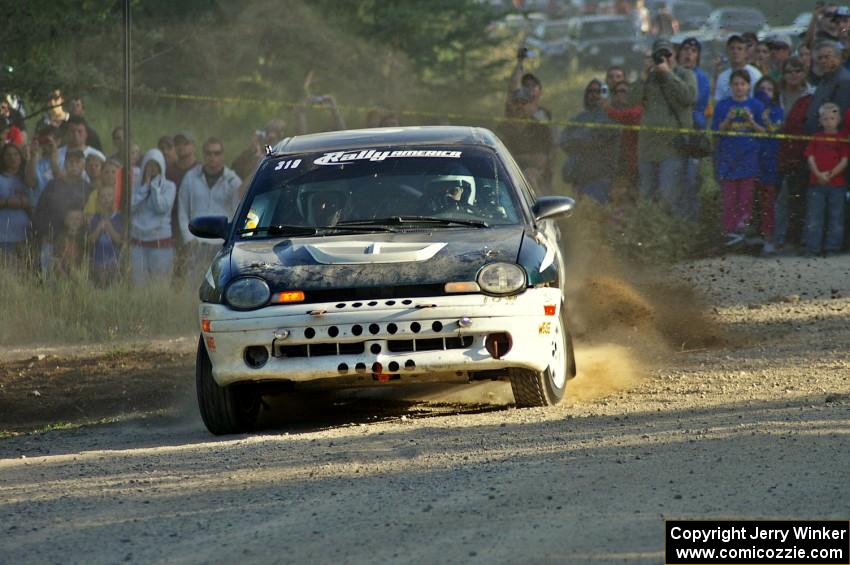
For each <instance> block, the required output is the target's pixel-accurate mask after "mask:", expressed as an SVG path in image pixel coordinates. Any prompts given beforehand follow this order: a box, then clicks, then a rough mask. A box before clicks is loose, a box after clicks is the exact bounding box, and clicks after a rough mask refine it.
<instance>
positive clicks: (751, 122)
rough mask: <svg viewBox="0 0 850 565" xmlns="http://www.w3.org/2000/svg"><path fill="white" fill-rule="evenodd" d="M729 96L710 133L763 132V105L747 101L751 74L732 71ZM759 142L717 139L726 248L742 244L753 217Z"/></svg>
mask: <svg viewBox="0 0 850 565" xmlns="http://www.w3.org/2000/svg"><path fill="white" fill-rule="evenodd" d="M729 84H730V87H731V89H732V96H730V97H728V98H725V99H723V100H721V101H720V102H719V103H718V104H717V107H716V108H715V109H714V118H713V120H712V124H711V129H713V130H714V131H720V132H727V131H728V132H735V133H738V134H740V133H748V132H764V131H765V127H764V111H765V107H764V105H763V104H762V103H761V102H759V101H758V100H756V99H754V98H751V97H750V74H749V73H748V72H747V71H746V70H737V71H734V72H733V73H732V75H731V77H730V80H729ZM758 150H759V140H757V139H754V138H753V137H750V136H741V135H734V136H719V140H718V142H717V152H716V156H715V163H716V165H717V177H718V179H719V180H720V183H721V188H722V191H723V230H724V232H725V233H726V235H727V237H728V239H727V242H726V244H727V245H735V244H737V243H740V242H742V241H743V240H744V230H745V229H746V228H747V226H748V225H749V223H750V219H751V217H752V213H753V191H754V188H755V181H756V178H758V177H759V173H760V170H759V155H758Z"/></svg>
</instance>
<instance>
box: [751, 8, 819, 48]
mask: <svg viewBox="0 0 850 565" xmlns="http://www.w3.org/2000/svg"><path fill="white" fill-rule="evenodd" d="M811 22H812V13H811V12H803V13H802V14H799V15H798V16H797V17H796V18H794V21H793V22H792V23H791V25H788V26H778V27H772V28H770V31H768V32H763V33H760V34H759V39H765V38H766V37H767V36H768V35H773V34H778V35H787V36H788V37H790V38H791V40H792V41H794V45H795V47H796V45H797V44H798V43H799V39H800V37H801V36H803V35H804V34H805V33H806V31H808V29H809V24H810V23H811Z"/></svg>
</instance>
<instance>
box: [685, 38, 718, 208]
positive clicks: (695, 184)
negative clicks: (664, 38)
mask: <svg viewBox="0 0 850 565" xmlns="http://www.w3.org/2000/svg"><path fill="white" fill-rule="evenodd" d="M701 56H702V44H701V43H700V42H699V40H697V38H695V37H688V38H686V39H685V40H684V41H682V44H681V45H680V46H679V53H678V55H677V61H678V63H679V65H680V66H681V67H684V68H686V69H688V70H690V71H692V72H693V73H694V76H695V77H696V79H697V101H696V105H695V106H694V112H693V117H694V128H695V129H701V130H704V129H706V127H707V118H706V111H707V110H708V102H709V100H710V99H711V80H710V79H709V78H708V75H707V74H705V71H703V70H702V69H701V68H700V59H701ZM699 168H700V160H699V159H695V158H688V160H687V164H686V173H685V177H686V179H687V183H686V184H685V194H684V197H683V203H684V205H685V206H686V207H687V210H688V217H689V218H690V219H691V220H697V219H698V216H699V181H700V179H699Z"/></svg>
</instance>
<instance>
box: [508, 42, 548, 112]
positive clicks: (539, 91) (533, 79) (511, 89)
mask: <svg viewBox="0 0 850 565" xmlns="http://www.w3.org/2000/svg"><path fill="white" fill-rule="evenodd" d="M527 57H528V49H527V48H525V47H520V49H519V50H518V51H517V62H516V65H515V66H514V70H513V72H512V73H511V78H510V80H509V81H508V96H507V99H506V100H505V111H506V112H508V111H509V110H508V106H510V105H511V102H512V97H513V94H514V93H515V92H516V91H517V90H518V89H520V88H525V89H527V90H528V92H530V93H531V99H530V101H529V102H528V104H529V105H530V107H529V108H528V111H529V112H530V114H531V118H532V119H534V120H537V121H538V122H551V121H552V113H551V112H550V111H549V110H547V109H546V108H544V107H543V106H541V105H540V97H541V96H542V95H543V83H542V82H540V79H539V78H537V76H536V75H534V74H533V73H527V72H525V69H524V66H523V63H524V62H525V59H526V58H527Z"/></svg>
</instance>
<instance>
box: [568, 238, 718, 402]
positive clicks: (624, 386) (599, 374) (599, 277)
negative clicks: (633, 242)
mask: <svg viewBox="0 0 850 565" xmlns="http://www.w3.org/2000/svg"><path fill="white" fill-rule="evenodd" d="M583 243H584V244H586V245H585V246H584V247H583V248H582V249H581V250H579V251H578V252H577V253H576V252H575V250H572V251H573V253H572V254H571V257H570V259H571V261H570V266H571V267H570V268H569V270H568V272H569V277H570V283H569V286H568V293H567V296H568V299H569V303H568V313H567V314H568V318H569V323H570V328H571V331H572V333H573V337H574V338H575V342H576V343H575V346H576V364H577V366H578V375H577V376H576V378H575V379H573V380H572V381H570V383H569V386H568V387H567V399H568V400H572V401H574V402H587V401H593V400H598V399H600V398H604V397H605V396H607V395H610V394H612V393H614V392H617V391H621V390H628V389H630V388H633V387H635V386H637V385H638V384H640V383H641V381H643V380H644V379H645V378H647V377H648V375H650V374H651V373H652V371H653V370H657V369H659V368H661V367H663V366H664V365H665V363H666V362H667V361H668V360H669V359H670V358H671V356H672V355H675V354H676V353H677V352H680V351H687V350H694V349H704V348H710V347H716V346H719V345H722V344H723V343H725V342H726V340H725V339H724V338H723V336H722V332H721V329H720V327H719V326H718V325H717V324H716V323H715V322H714V320H713V319H712V318H711V315H710V313H709V308H708V307H707V306H706V304H705V303H704V302H703V301H702V299H701V297H700V296H699V295H698V294H697V292H696V291H695V290H694V289H693V288H692V287H690V286H688V285H686V284H684V283H677V282H675V280H673V279H672V278H671V277H670V276H669V274H667V273H665V272H664V269H663V268H660V267H657V268H654V269H652V270H650V269H648V268H646V267H643V266H639V265H636V264H631V263H627V262H626V261H625V260H623V259H620V258H618V257H616V256H615V255H614V254H613V253H612V252H611V251H610V250H609V249H608V248H607V246H605V245H604V244H600V243H591V244H587V242H586V241H584V242H583Z"/></svg>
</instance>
